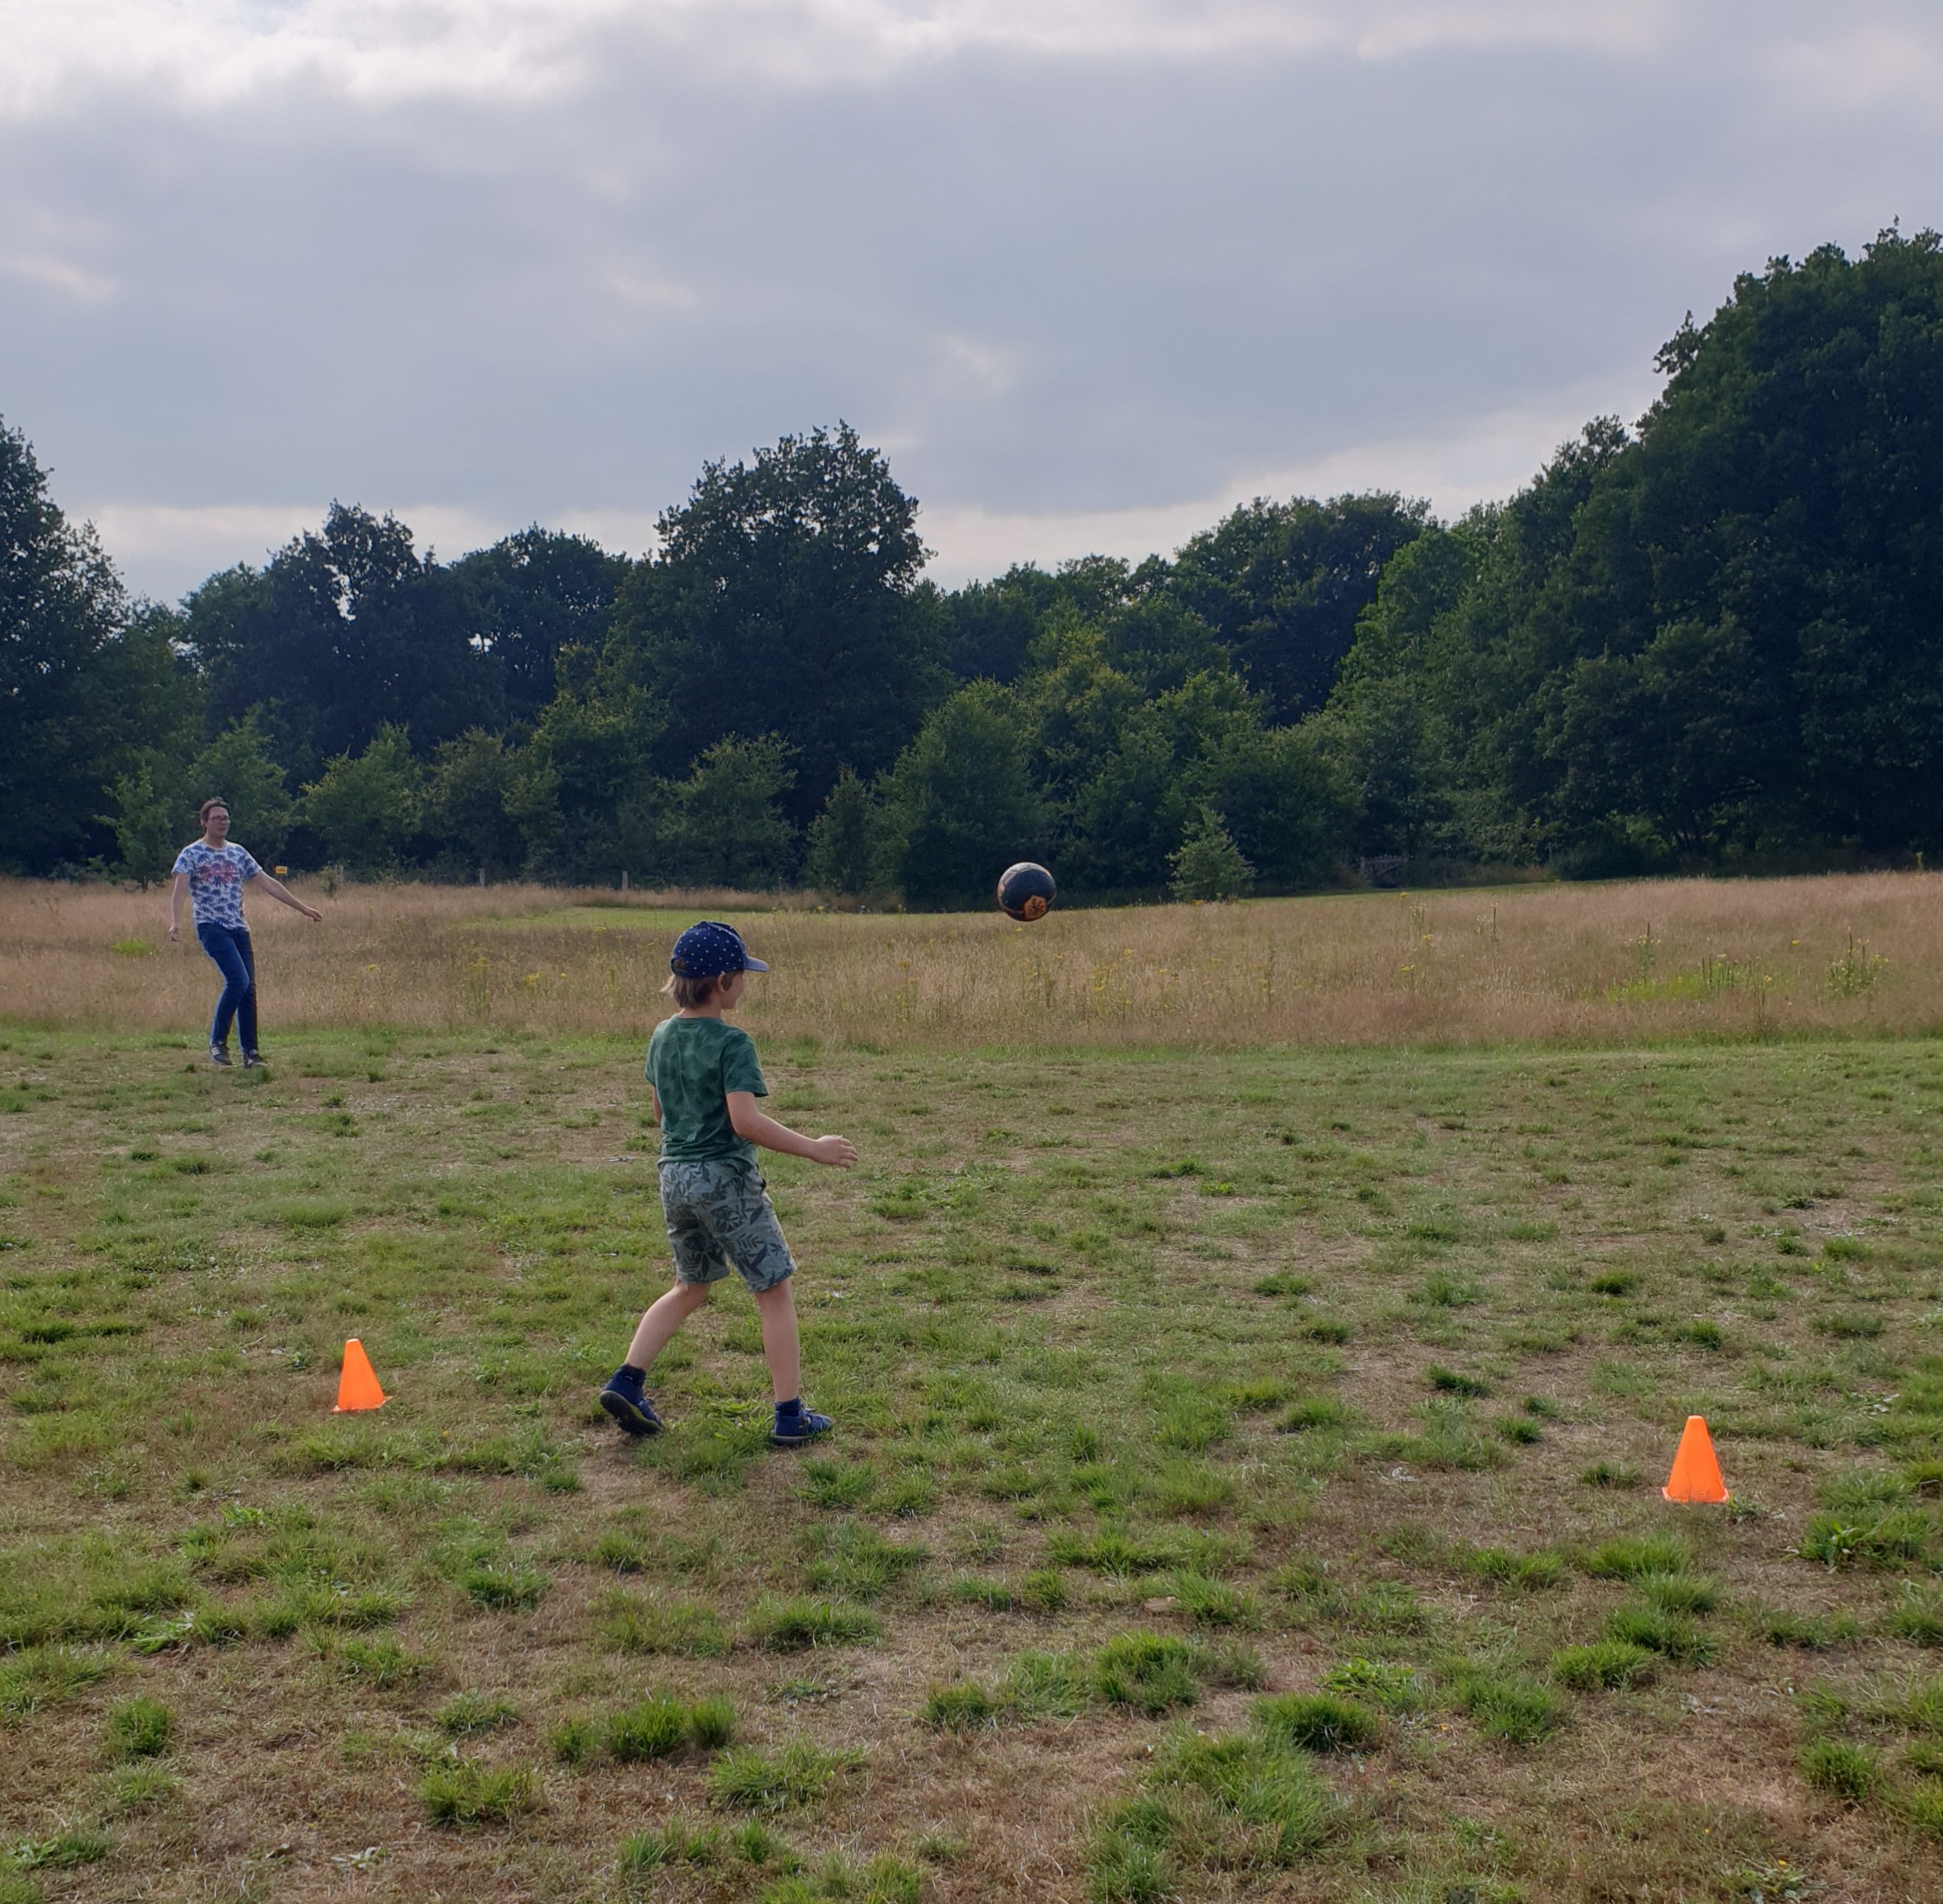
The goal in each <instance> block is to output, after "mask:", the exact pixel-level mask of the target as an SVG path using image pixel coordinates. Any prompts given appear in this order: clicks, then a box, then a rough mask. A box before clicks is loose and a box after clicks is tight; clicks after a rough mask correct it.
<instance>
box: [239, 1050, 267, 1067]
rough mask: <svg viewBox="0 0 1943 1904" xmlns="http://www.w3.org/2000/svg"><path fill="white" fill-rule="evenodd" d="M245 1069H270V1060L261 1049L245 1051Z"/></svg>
mask: <svg viewBox="0 0 1943 1904" xmlns="http://www.w3.org/2000/svg"><path fill="white" fill-rule="evenodd" d="M243 1069H244V1070H246V1071H267V1070H269V1069H270V1060H269V1059H267V1058H266V1057H265V1056H264V1055H263V1054H262V1053H261V1051H245V1052H244V1053H243Z"/></svg>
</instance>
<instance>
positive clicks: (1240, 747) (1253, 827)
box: [1183, 722, 1355, 892]
mask: <svg viewBox="0 0 1943 1904" xmlns="http://www.w3.org/2000/svg"><path fill="white" fill-rule="evenodd" d="M1312 727H1313V723H1310V722H1305V723H1304V724H1303V725H1302V726H1296V727H1263V726H1258V725H1257V724H1256V723H1254V722H1233V723H1231V724H1230V726H1228V727H1227V729H1226V731H1225V732H1224V733H1222V734H1221V735H1220V736H1217V737H1216V738H1215V739H1214V740H1212V741H1211V743H1210V744H1209V745H1207V748H1206V749H1205V750H1204V751H1203V753H1202V757H1201V759H1200V760H1199V761H1198V762H1197V764H1195V766H1194V767H1193V769H1190V770H1188V772H1187V773H1185V774H1184V775H1183V782H1184V784H1185V785H1186V786H1188V787H1189V788H1191V789H1192V790H1193V792H1195V793H1196V794H1197V796H1198V797H1200V798H1201V799H1202V801H1203V802H1206V803H1207V806H1209V807H1211V809H1212V810H1213V811H1216V812H1218V813H1220V814H1221V816H1222V819H1223V823H1224V824H1225V825H1226V829H1227V831H1228V833H1229V835H1230V838H1231V839H1233V841H1234V844H1235V849H1236V850H1237V851H1238V852H1240V853H1241V854H1242V856H1243V857H1244V859H1245V860H1246V861H1247V863H1248V864H1249V867H1250V868H1251V877H1252V878H1253V879H1254V880H1255V881H1257V882H1258V883H1259V884H1261V885H1263V886H1268V887H1270V888H1272V889H1273V890H1276V891H1283V892H1287V891H1292V890H1294V889H1296V888H1297V887H1300V886H1324V885H1327V884H1329V882H1330V881H1333V880H1334V879H1335V878H1336V877H1338V874H1339V873H1340V872H1341V869H1342V866H1343V861H1344V859H1345V858H1347V857H1348V853H1349V849H1350V842H1351V838H1352V829H1353V824H1354V814H1355V802H1354V798H1353V794H1352V792H1351V790H1350V788H1349V787H1348V784H1347V783H1346V782H1345V780H1344V778H1343V775H1342V773H1340V771H1339V770H1338V768H1337V766H1336V764H1335V763H1334V761H1332V760H1331V759H1329V756H1328V755H1327V754H1326V752H1325V751H1324V749H1323V748H1322V746H1321V745H1320V741H1319V737H1318V736H1317V735H1316V734H1315V732H1314V731H1312Z"/></svg>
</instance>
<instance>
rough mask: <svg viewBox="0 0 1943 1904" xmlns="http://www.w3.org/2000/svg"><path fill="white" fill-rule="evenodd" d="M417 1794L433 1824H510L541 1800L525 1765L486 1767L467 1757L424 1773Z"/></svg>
mask: <svg viewBox="0 0 1943 1904" xmlns="http://www.w3.org/2000/svg"><path fill="white" fill-rule="evenodd" d="M418 1795H419V1797H420V1798H422V1799H423V1800H424V1801H425V1808H426V1814H427V1815H428V1816H429V1817H430V1819H431V1822H433V1823H434V1824H435V1825H479V1824H485V1823H488V1822H497V1823H500V1824H510V1823H511V1822H512V1821H513V1820H514V1819H515V1817H518V1816H519V1815H520V1812H530V1811H534V1810H535V1809H537V1808H538V1807H539V1804H540V1802H541V1798H540V1786H539V1777H538V1776H537V1775H535V1774H534V1771H533V1770H532V1769H531V1768H530V1767H529V1766H527V1765H500V1766H496V1767H488V1766H485V1765H475V1764H474V1763H473V1762H472V1761H470V1760H461V1761H459V1763H458V1764H457V1765H442V1766H440V1767H439V1768H438V1769H436V1770H433V1771H430V1772H427V1773H426V1775H425V1777H424V1778H423V1779H421V1780H420V1781H419V1786H418Z"/></svg>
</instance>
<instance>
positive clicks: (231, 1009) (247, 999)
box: [195, 925, 256, 1057]
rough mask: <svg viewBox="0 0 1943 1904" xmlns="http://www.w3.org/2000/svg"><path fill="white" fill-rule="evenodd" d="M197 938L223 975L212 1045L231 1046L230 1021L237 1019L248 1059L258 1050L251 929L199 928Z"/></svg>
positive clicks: (236, 927) (254, 957) (235, 927)
mask: <svg viewBox="0 0 1943 1904" xmlns="http://www.w3.org/2000/svg"><path fill="white" fill-rule="evenodd" d="M195 938H196V943H198V944H200V946H201V947H202V949H203V950H204V951H205V952H207V953H208V954H209V957H210V958H211V959H212V960H214V961H215V966H216V970H217V971H219V972H220V973H222V975H223V995H222V997H221V998H219V999H217V1000H216V1015H215V1017H214V1019H213V1020H211V1022H210V1024H209V1042H210V1043H211V1044H212V1045H227V1044H228V1042H229V1021H230V1020H231V1019H232V1018H234V1019H235V1020H236V1031H237V1036H238V1037H239V1038H241V1039H242V1048H243V1055H244V1056H245V1057H247V1056H248V1055H249V1054H250V1053H251V1052H252V1051H255V1050H256V955H255V953H253V952H252V951H251V950H250V934H249V930H248V928H247V927H242V926H233V925H199V926H197V927H196V928H195Z"/></svg>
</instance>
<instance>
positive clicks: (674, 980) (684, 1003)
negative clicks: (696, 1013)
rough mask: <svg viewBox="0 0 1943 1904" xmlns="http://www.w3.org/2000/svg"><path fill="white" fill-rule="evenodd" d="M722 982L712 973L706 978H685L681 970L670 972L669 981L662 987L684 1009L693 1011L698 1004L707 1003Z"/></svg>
mask: <svg viewBox="0 0 1943 1904" xmlns="http://www.w3.org/2000/svg"><path fill="white" fill-rule="evenodd" d="M721 983H722V980H720V979H719V978H717V977H715V976H713V975H711V976H709V977H708V978H705V979H685V978H684V977H683V976H681V974H680V972H670V973H669V975H668V982H667V984H666V985H663V986H662V987H661V990H663V991H665V992H666V994H668V996H669V997H670V998H671V999H674V1001H675V1004H678V1005H680V1007H681V1008H682V1010H683V1011H685V1012H692V1011H693V1010H694V1008H695V1007H696V1006H697V1005H705V1004H708V1001H709V999H712V998H713V997H714V996H715V988H716V987H717V985H720V984H721Z"/></svg>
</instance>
